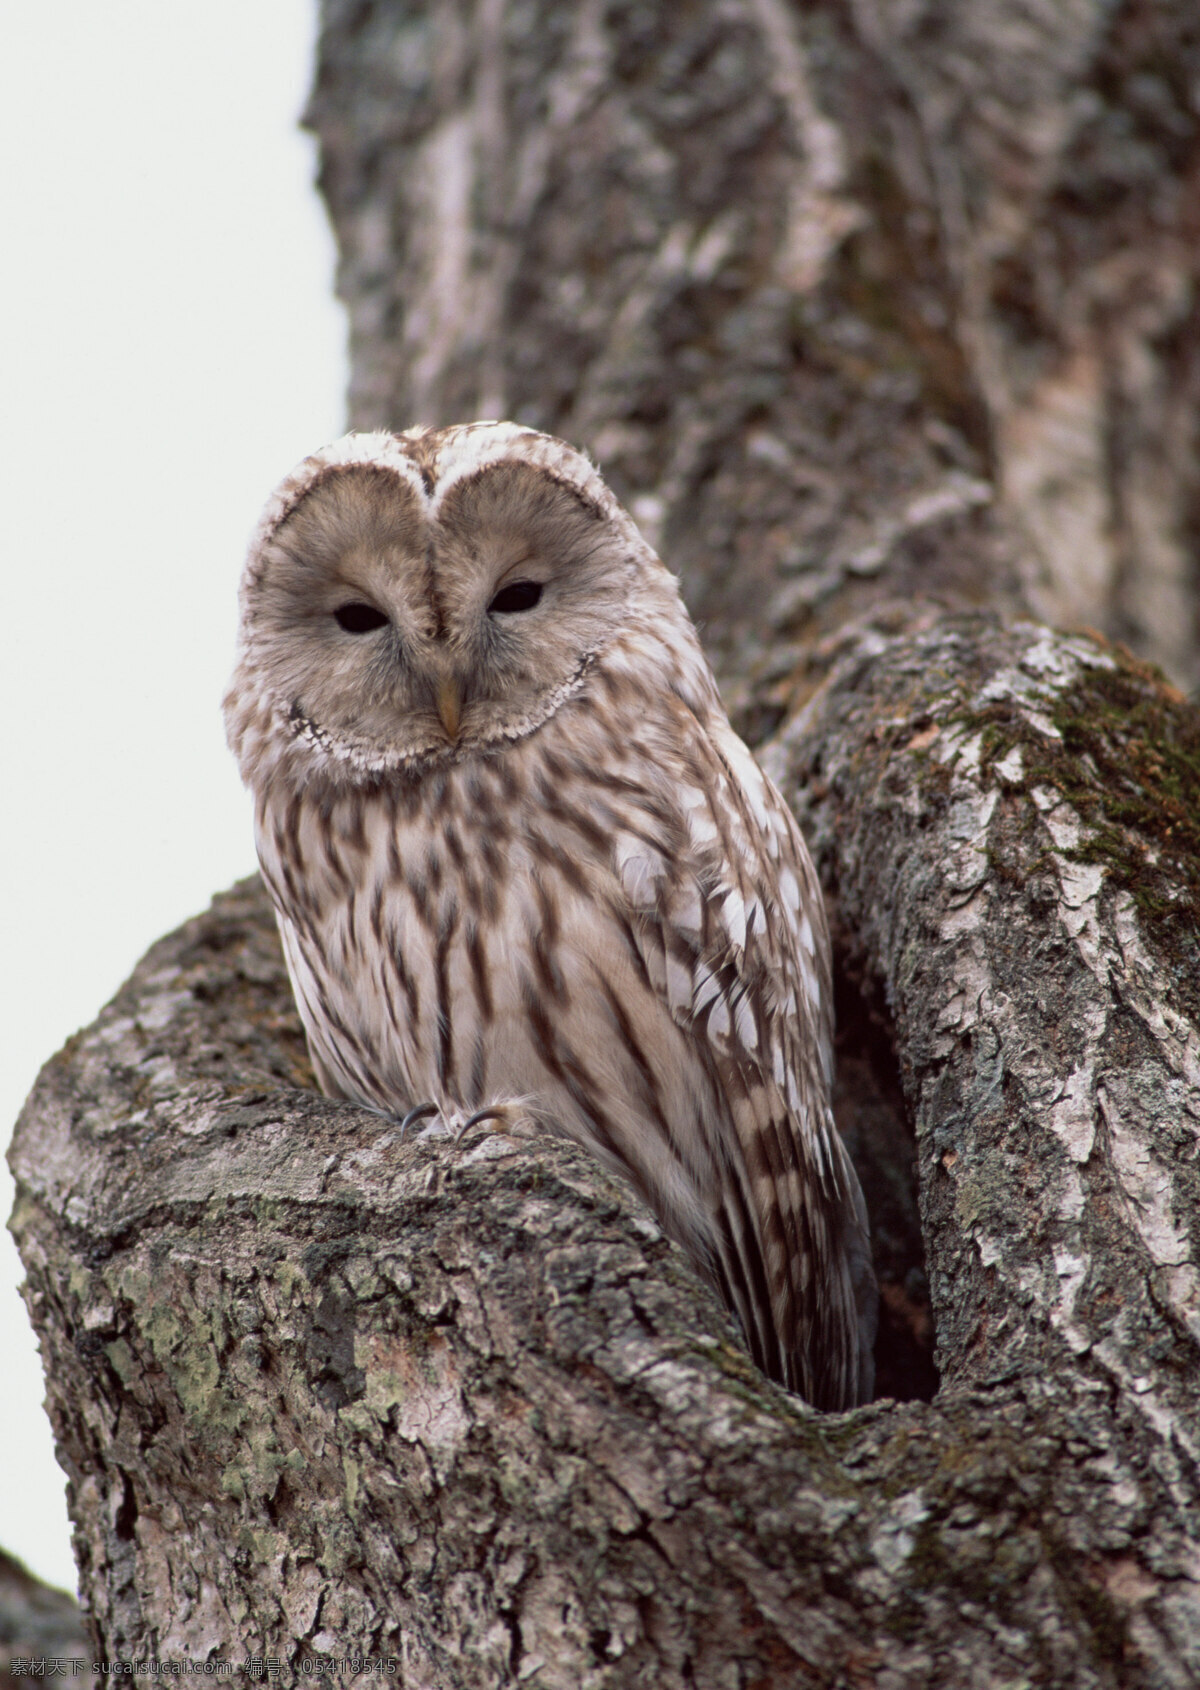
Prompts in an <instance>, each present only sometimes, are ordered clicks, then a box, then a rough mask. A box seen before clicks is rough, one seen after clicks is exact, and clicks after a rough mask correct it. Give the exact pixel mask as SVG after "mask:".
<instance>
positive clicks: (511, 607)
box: [488, 581, 542, 616]
mask: <svg viewBox="0 0 1200 1690" xmlns="http://www.w3.org/2000/svg"><path fill="white" fill-rule="evenodd" d="M541 596H542V583H541V582H540V581H510V582H509V584H508V586H507V587H501V589H500V591H499V592H498V593H497V594H496V596H495V598H494V599H493V600H492V602H491V604H489V605H488V614H489V615H493V614H494V615H497V616H511V615H512V613H513V612H514V611H517V610H532V609H533V607H534V605H535V604H536V603H537V601H538V600H539V599H540V598H541Z"/></svg>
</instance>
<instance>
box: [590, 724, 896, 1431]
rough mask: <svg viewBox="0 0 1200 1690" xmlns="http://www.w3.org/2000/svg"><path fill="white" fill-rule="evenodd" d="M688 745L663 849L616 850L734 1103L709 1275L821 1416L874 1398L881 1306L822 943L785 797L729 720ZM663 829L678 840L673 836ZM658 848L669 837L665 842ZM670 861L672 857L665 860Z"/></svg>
mask: <svg viewBox="0 0 1200 1690" xmlns="http://www.w3.org/2000/svg"><path fill="white" fill-rule="evenodd" d="M689 726H690V730H691V731H690V732H688V733H687V737H686V741H685V744H686V751H685V772H684V774H683V776H682V778H681V780H680V782H679V784H678V786H677V787H674V788H673V790H672V793H671V797H672V802H673V803H675V802H677V803H678V824H679V825H678V834H677V837H676V838H674V839H673V840H672V841H671V842H670V846H669V847H668V848H667V849H666V850H664V851H660V850H659V849H657V848H656V846H655V845H654V844H653V843H651V841H650V839H649V838H647V837H646V836H645V835H644V834H643V835H634V834H623V835H621V836H620V837H619V838H618V839H617V841H616V846H615V849H616V867H617V871H618V873H619V875H620V877H621V882H622V887H623V890H624V893H625V895H626V897H627V899H628V901H629V904H630V905H631V906H632V910H633V913H634V917H635V919H634V922H633V926H634V929H635V933H636V936H637V943H638V946H639V949H640V951H641V956H642V960H643V963H644V965H645V968H646V972H647V974H648V976H649V978H650V980H651V982H652V984H653V986H654V987H655V989H656V991H657V992H658V994H659V995H660V997H661V998H662V999H663V1000H665V1002H666V1004H667V1005H668V1006H669V1008H670V1012H671V1015H672V1018H673V1019H674V1021H675V1022H676V1024H677V1025H678V1026H679V1027H681V1028H683V1029H685V1030H686V1031H687V1033H688V1034H689V1035H690V1037H691V1038H692V1039H693V1040H694V1041H695V1050H696V1053H697V1055H698V1056H699V1057H700V1059H701V1061H702V1062H703V1063H704V1064H705V1065H707V1066H708V1067H709V1069H710V1071H711V1072H712V1075H713V1079H714V1092H715V1094H716V1095H717V1096H720V1097H723V1098H724V1099H725V1100H727V1103H728V1107H729V1111H730V1114H731V1116H732V1123H733V1126H734V1129H735V1139H736V1142H735V1143H734V1144H733V1145H731V1144H730V1142H729V1139H730V1135H729V1133H728V1131H727V1130H726V1131H724V1132H723V1133H722V1132H721V1130H720V1125H719V1123H717V1124H715V1127H714V1129H713V1131H714V1142H713V1151H714V1161H715V1163H716V1165H717V1166H718V1167H719V1168H720V1170H721V1172H720V1176H719V1178H718V1181H717V1185H718V1189H717V1190H716V1191H715V1192H714V1193H711V1194H709V1200H710V1202H711V1203H712V1205H713V1212H712V1220H713V1232H714V1237H715V1249H716V1252H717V1255H718V1257H719V1261H718V1262H717V1264H716V1272H717V1276H718V1278H719V1279H720V1281H721V1283H722V1290H723V1291H724V1292H725V1295H726V1298H727V1300H728V1301H729V1303H730V1304H731V1306H732V1307H733V1308H734V1310H735V1311H736V1313H737V1315H738V1317H739V1319H740V1320H741V1323H742V1326H743V1329H744V1331H745V1333H746V1337H747V1340H748V1342H749V1345H750V1348H751V1351H752V1353H753V1354H754V1356H755V1359H756V1360H757V1361H758V1363H759V1365H760V1366H761V1367H762V1368H763V1369H764V1371H765V1372H767V1373H769V1374H771V1375H772V1376H773V1377H774V1378H777V1379H779V1380H780V1381H781V1382H782V1383H784V1384H785V1385H787V1386H788V1387H789V1388H790V1389H793V1390H797V1391H799V1392H800V1393H801V1394H802V1395H803V1396H804V1397H806V1398H807V1400H808V1401H809V1402H812V1403H814V1404H815V1405H816V1406H818V1407H830V1408H841V1407H848V1406H852V1405H853V1404H855V1403H857V1402H862V1401H867V1400H869V1398H870V1394H871V1389H872V1384H873V1379H872V1361H871V1350H872V1347H873V1343H874V1324H875V1309H876V1291H875V1280H874V1275H873V1272H872V1269H871V1257H870V1244H869V1239H868V1234H867V1220H866V1211H865V1207H864V1204H863V1200H862V1194H861V1191H860V1188H859V1184H858V1179H857V1176H856V1175H855V1173H854V1169H853V1167H852V1166H851V1163H850V1160H849V1157H848V1156H847V1154H846V1152H845V1149H844V1147H843V1145H842V1141H841V1138H840V1136H839V1134H838V1132H837V1129H836V1127H835V1125H834V1122H833V1118H832V1114H831V1111H830V1107H829V1082H830V1079H831V1075H832V1063H833V1011H832V998H833V992H832V982H831V973H830V960H829V938H828V931H827V927H826V921H825V912H824V905H823V903H822V899H821V891H820V887H819V885H818V883H817V879H816V875H815V872H814V870H813V867H812V863H811V860H810V858H809V855H808V851H807V849H806V848H805V845H804V842H803V840H802V838H801V836H800V833H799V829H798V828H797V826H796V823H795V821H794V819H793V817H792V815H791V813H790V812H789V810H788V808H787V806H786V804H785V803H784V801H783V799H782V797H781V796H780V794H779V793H778V791H777V790H776V789H775V787H774V786H773V785H772V784H771V782H770V781H768V780H767V778H766V776H765V775H764V774H763V773H762V771H761V770H760V769H759V767H758V765H757V764H756V763H755V762H754V759H753V758H752V757H751V756H750V753H749V752H748V751H747V749H746V747H745V746H744V745H743V744H742V742H741V740H739V739H738V738H737V736H736V735H735V734H734V733H733V731H732V729H730V728H729V727H728V726H727V725H726V724H724V723H723V722H718V723H716V724H714V725H712V726H711V728H710V730H709V731H708V732H706V733H701V734H697V733H696V732H695V728H696V723H695V719H694V718H693V719H692V722H691V724H689ZM673 831H674V830H673ZM664 844H665V841H664ZM668 858H669V864H668Z"/></svg>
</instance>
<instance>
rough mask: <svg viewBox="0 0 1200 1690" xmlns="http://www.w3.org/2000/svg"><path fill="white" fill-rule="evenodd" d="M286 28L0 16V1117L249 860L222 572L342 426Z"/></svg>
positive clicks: (1, 1332)
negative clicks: (1, 762) (294, 474)
mask: <svg viewBox="0 0 1200 1690" xmlns="http://www.w3.org/2000/svg"><path fill="white" fill-rule="evenodd" d="M314 31H315V18H314V12H313V0H205V4H203V5H200V6H178V5H164V4H163V3H162V0H104V3H103V4H97V0H60V3H59V4H57V5H53V6H48V5H47V6H36V5H26V6H21V7H17V6H12V7H9V8H7V14H6V22H5V23H4V25H3V27H2V28H0V158H2V159H3V160H4V179H3V181H2V182H0V240H2V242H3V253H4V257H3V263H2V264H0V321H2V322H3V323H4V325H5V329H6V336H5V338H6V342H7V344H6V345H5V347H4V350H3V362H2V365H0V368H2V369H3V389H2V393H3V402H2V405H0V487H2V493H0V498H2V508H3V511H4V522H3V527H2V530H0V592H2V600H0V642H2V643H0V687H2V689H3V696H2V698H0V721H3V724H4V746H5V766H4V787H3V790H4V794H5V797H4V804H3V808H4V815H3V827H2V828H0V841H2V844H0V850H2V851H3V873H4V886H5V898H4V911H5V914H4V924H3V955H4V967H3V971H2V985H0V990H2V992H3V1002H2V1004H0V1038H2V1043H0V1142H5V1143H6V1142H7V1137H8V1124H9V1123H11V1122H12V1121H13V1120H14V1119H15V1117H16V1114H17V1111H18V1110H19V1108H20V1106H21V1103H22V1100H23V1098H24V1096H25V1094H26V1093H27V1092H28V1090H29V1088H30V1086H31V1085H32V1084H33V1080H34V1078H35V1076H36V1074H37V1070H38V1068H39V1066H40V1065H41V1063H42V1062H43V1061H44V1060H45V1058H46V1057H48V1056H49V1055H50V1054H51V1053H52V1052H53V1051H54V1050H55V1049H57V1048H58V1046H59V1045H61V1044H62V1042H63V1040H64V1039H65V1038H66V1037H67V1036H68V1035H69V1034H70V1033H71V1032H73V1031H74V1030H75V1029H76V1028H77V1027H79V1026H81V1025H83V1024H85V1023H86V1022H88V1021H90V1020H91V1018H92V1017H93V1016H94V1015H95V1013H96V1011H97V1010H98V1009H99V1008H100V1006H101V1004H102V1003H103V1002H104V1001H105V1000H106V999H107V998H108V997H109V996H111V994H112V993H113V992H114V991H115V990H116V988H117V987H118V986H119V985H120V983H121V981H122V980H123V979H124V978H125V976H126V975H127V974H128V973H129V971H130V969H131V968H132V967H133V965H134V963H135V962H136V961H137V959H138V957H139V956H140V955H141V954H142V952H143V951H144V950H145V949H146V948H147V946H148V945H150V944H151V942H152V941H153V940H154V939H156V938H157V937H159V936H160V935H161V934H162V933H164V932H166V931H167V930H168V929H170V928H171V927H173V926H175V925H177V924H178V923H179V922H180V921H182V920H184V919H185V918H186V917H187V916H189V915H192V914H194V913H195V912H196V911H197V910H199V909H201V908H203V907H204V905H205V904H206V903H207V902H208V899H209V897H210V896H211V895H212V893H213V892H214V891H216V890H218V889H219V888H221V887H223V886H225V885H227V884H228V883H229V882H230V881H232V880H234V879H236V878H237V877H238V876H239V875H242V874H246V873H248V872H249V871H250V870H251V869H252V867H253V866H254V858H253V847H252V844H251V839H250V815H249V809H248V804H247V802H246V799H245V796H244V794H243V793H242V791H241V788H240V786H239V784H238V780H237V774H236V770H235V769H234V766H233V762H232V760H231V758H230V757H229V754H228V752H227V751H226V749H225V745H224V741H223V737H222V729H221V719H220V708H219V706H220V698H221V693H222V690H223V686H224V683H225V680H226V678H227V675H228V672H229V668H230V665H231V660H232V651H233V639H234V628H235V615H236V606H235V600H236V586H237V578H238V573H239V570H240V566H241V561H242V555H243V552H244V549H245V543H246V539H247V537H248V535H249V532H250V530H251V528H252V527H253V524H254V522H255V520H256V518H257V515H258V511H259V509H260V507H261V506H262V504H263V503H264V502H265V500H266V497H267V494H268V493H269V492H270V490H271V488H272V487H273V486H274V484H275V482H276V481H278V480H279V478H280V477H281V476H282V475H283V474H284V473H285V472H286V471H287V470H288V469H290V468H291V466H292V464H293V463H295V462H296V461H297V460H298V459H300V458H302V457H304V456H305V455H306V454H307V453H308V452H310V451H312V450H313V449H314V448H315V447H317V446H319V445H322V444H324V442H326V441H327V440H330V439H332V438H334V437H336V436H337V435H338V434H339V433H341V431H342V428H343V408H342V391H343V387H344V375H343V362H344V352H343V343H344V326H343V319H342V313H341V311H340V308H339V307H337V306H336V305H335V304H334V302H333V246H332V241H331V239H330V236H329V232H328V228H327V225H326V222H325V217H324V213H323V210H322V208H321V206H320V203H319V201H318V199H317V197H316V194H315V192H314V190H313V188H312V186H311V182H312V178H313V175H314V172H315V148H314V145H313V143H312V141H311V140H310V139H309V138H308V137H306V136H301V134H300V133H299V131H298V130H297V128H296V119H297V117H298V115H299V112H300V110H301V108H302V106H303V103H304V98H305V95H306V91H307V84H308V79H309V74H310V66H311V60H312V53H313V44H314ZM11 1204H12V1183H11V1180H10V1179H9V1176H8V1173H7V1169H5V1170H4V1172H3V1175H2V1183H0V1218H6V1217H7V1215H8V1213H9V1210H10V1208H11ZM20 1277H21V1272H20V1266H19V1263H18V1261H17V1256H16V1251H15V1249H14V1247H13V1244H12V1241H11V1239H10V1238H9V1236H8V1234H7V1232H4V1233H2V1234H0V1356H2V1357H3V1383H2V1386H0V1545H2V1546H3V1547H5V1548H6V1549H8V1550H10V1551H12V1552H13V1553H15V1554H17V1555H19V1556H20V1557H21V1558H22V1559H23V1560H24V1561H25V1562H26V1564H27V1565H28V1566H29V1567H30V1568H31V1569H32V1570H33V1571H35V1572H37V1573H39V1574H40V1575H41V1576H42V1577H44V1578H46V1579H49V1580H51V1581H52V1582H54V1583H57V1584H60V1585H63V1586H65V1587H66V1588H68V1589H72V1590H73V1589H74V1585H75V1570H74V1563H73V1561H72V1559H71V1553H70V1544H69V1538H68V1528H67V1519H66V1510H65V1505H64V1500H63V1481H62V1475H61V1473H60V1471H59V1469H58V1466H57V1465H56V1463H55V1461H54V1457H53V1451H52V1447H51V1439H50V1432H49V1425H48V1422H47V1421H46V1418H45V1414H44V1412H43V1410H42V1406H41V1402H42V1394H43V1387H42V1378H41V1370H40V1366H39V1363H38V1360H37V1354H36V1350H35V1347H34V1343H33V1339H32V1336H31V1334H30V1332H29V1327H28V1322H27V1319H26V1316H25V1311H24V1308H23V1306H22V1304H21V1303H20V1301H19V1299H18V1297H17V1293H16V1286H17V1283H18V1281H19V1279H20Z"/></svg>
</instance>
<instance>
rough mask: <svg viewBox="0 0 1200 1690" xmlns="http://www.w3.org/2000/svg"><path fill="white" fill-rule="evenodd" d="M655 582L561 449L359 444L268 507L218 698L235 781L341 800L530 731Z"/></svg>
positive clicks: (664, 593) (536, 442)
mask: <svg viewBox="0 0 1200 1690" xmlns="http://www.w3.org/2000/svg"><path fill="white" fill-rule="evenodd" d="M680 622H682V624H683V625H685V626H687V617H686V612H685V611H684V610H683V607H682V604H681V602H680V600H679V596H678V593H677V590H676V587H675V583H674V580H673V578H672V577H671V576H670V575H669V574H668V572H667V571H666V570H665V569H664V568H663V566H662V565H661V564H660V563H659V561H658V559H657V558H656V557H655V556H654V554H653V553H652V552H651V551H650V549H649V547H648V546H647V545H646V543H645V541H644V540H643V539H642V538H641V536H640V534H639V533H638V531H637V528H636V527H635V525H634V524H633V522H632V521H631V519H630V518H629V517H628V516H627V515H626V513H625V512H624V511H623V510H622V508H621V506H620V505H619V504H618V503H617V501H616V499H615V498H614V497H613V495H612V494H611V492H610V491H609V489H608V488H607V487H606V486H605V484H604V482H603V480H602V479H601V477H600V476H599V474H598V473H597V471H596V470H595V469H594V468H593V467H592V465H591V464H590V463H589V462H588V460H587V459H586V458H585V457H584V456H583V455H582V454H581V453H579V452H576V451H574V450H573V449H572V448H571V447H569V446H566V445H564V444H563V442H562V441H559V440H554V439H552V438H551V437H550V436H548V435H544V434H539V433H536V432H535V431H534V430H531V429H525V428H520V427H518V426H517V425H515V424H512V423H470V424H466V425H462V426H459V427H454V428H447V429H441V430H437V431H429V430H413V431H411V432H410V433H408V434H400V435H395V434H384V433H379V434H359V435H354V434H351V435H347V436H346V437H345V438H344V439H342V440H339V441H337V442H335V444H334V445H332V446H328V447H326V448H325V449H324V450H323V451H320V452H317V453H314V454H313V456H312V457H310V458H306V459H305V460H304V462H303V463H302V464H300V465H299V467H298V468H297V469H296V470H294V471H293V473H292V474H291V475H290V476H288V477H287V479H286V480H285V481H284V482H283V483H282V484H281V486H280V487H279V488H278V489H277V490H276V492H275V493H274V495H273V496H272V498H271V500H270V502H269V503H268V505H267V508H266V510H265V512H264V514H263V518H262V521H261V522H260V524H259V527H258V531H257V533H256V534H255V536H254V540H253V542H252V544H251V547H250V554H249V557H248V559H247V562H246V569H245V573H244V576H243V579H242V589H241V627H240V637H239V652H238V663H237V668H236V670H235V673H234V676H233V680H232V682H231V685H230V689H229V693H228V695H227V697H226V699H225V718H226V727H227V731H228V735H229V741H230V745H231V747H232V748H233V750H234V753H235V755H236V756H237V758H238V761H239V763H240V765H241V769H242V775H243V778H244V779H245V780H246V781H247V782H248V783H249V784H251V785H256V784H257V783H258V781H259V780H260V779H261V778H264V777H265V776H267V775H268V774H275V773H277V774H286V776H287V777H288V778H290V779H291V780H293V781H294V782H296V783H297V784H306V783H308V782H310V781H313V780H317V779H321V780H324V781H328V782H332V783H333V784H334V785H346V784H357V783H359V782H362V781H369V780H373V779H378V778H379V777H380V776H382V775H385V774H388V773H391V772H397V771H400V770H404V769H408V770H410V771H412V772H413V773H417V774H419V773H421V772H422V771H423V770H424V769H426V768H429V767H434V766H436V765H438V764H441V763H446V762H451V761H457V760H461V759H462V758H464V757H468V756H471V755H477V754H485V755H486V754H487V753H488V752H490V751H494V750H495V749H497V748H498V747H499V746H501V745H503V744H504V743H506V742H510V741H514V740H518V739H522V738H524V737H525V736H526V735H528V734H530V733H533V732H535V731H536V730H537V728H539V727H540V726H541V724H542V723H543V722H545V721H546V720H547V719H548V718H549V717H550V716H551V715H553V714H554V713H555V711H557V710H558V709H560V708H561V707H562V705H563V704H564V703H565V702H566V701H567V700H568V699H569V698H570V697H571V696H572V695H573V694H574V693H575V692H576V691H578V690H579V689H580V688H581V687H583V686H584V685H585V684H586V681H587V677H588V674H589V671H590V670H591V668H592V666H593V665H594V664H595V663H596V662H597V661H598V660H599V659H600V657H601V655H602V653H603V652H604V651H605V649H606V648H607V647H608V646H609V644H610V643H611V642H612V641H614V640H615V639H617V638H618V637H619V636H620V635H621V634H622V631H623V630H624V629H626V628H627V627H628V626H629V625H630V624H631V623H636V624H639V625H643V624H644V625H646V626H654V625H656V624H657V625H658V626H668V625H678V624H679V623H680Z"/></svg>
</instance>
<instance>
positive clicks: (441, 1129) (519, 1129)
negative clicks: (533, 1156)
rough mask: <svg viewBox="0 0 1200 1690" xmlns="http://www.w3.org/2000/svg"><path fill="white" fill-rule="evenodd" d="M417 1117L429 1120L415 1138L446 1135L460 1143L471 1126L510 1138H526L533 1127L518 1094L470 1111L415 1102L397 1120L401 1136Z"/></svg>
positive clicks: (403, 1136) (419, 1119) (414, 1122)
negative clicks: (509, 1136)
mask: <svg viewBox="0 0 1200 1690" xmlns="http://www.w3.org/2000/svg"><path fill="white" fill-rule="evenodd" d="M418 1121H428V1123H429V1124H428V1126H425V1127H422V1128H421V1131H420V1132H419V1133H418V1134H417V1135H416V1136H417V1137H418V1138H422V1139H423V1138H449V1139H452V1140H453V1141H454V1143H455V1144H459V1143H461V1141H462V1140H463V1139H464V1138H465V1137H466V1136H467V1134H468V1133H469V1132H470V1131H471V1130H472V1129H473V1128H475V1127H486V1128H487V1129H488V1130H489V1131H491V1132H498V1133H507V1134H510V1135H511V1136H512V1137H514V1138H528V1137H529V1136H530V1135H531V1133H532V1132H534V1131H535V1130H536V1129H535V1127H534V1123H533V1122H532V1121H531V1120H530V1117H529V1114H528V1111H527V1109H526V1107H525V1105H524V1104H523V1103H522V1102H521V1100H520V1099H518V1098H514V1099H512V1100H511V1101H509V1102H507V1103H489V1104H488V1105H487V1106H486V1107H485V1108H483V1109H476V1110H475V1111H474V1112H473V1113H472V1114H470V1115H468V1114H466V1113H465V1112H464V1111H462V1110H459V1109H450V1110H443V1109H440V1108H439V1107H438V1105H437V1104H436V1103H418V1104H417V1106H416V1108H415V1109H410V1110H409V1112H408V1114H407V1115H406V1116H405V1117H404V1119H403V1120H402V1121H401V1123H400V1137H401V1140H403V1139H404V1138H405V1136H406V1135H407V1133H408V1129H409V1128H410V1127H413V1126H416V1124H417V1122H418Z"/></svg>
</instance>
